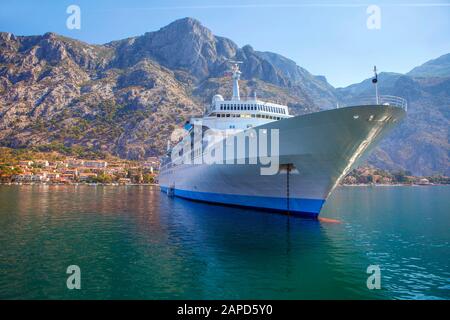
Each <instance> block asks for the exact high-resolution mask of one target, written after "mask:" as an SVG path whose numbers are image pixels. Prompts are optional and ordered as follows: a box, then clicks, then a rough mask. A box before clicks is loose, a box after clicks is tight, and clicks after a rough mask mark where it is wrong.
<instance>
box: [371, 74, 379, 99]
mask: <svg viewBox="0 0 450 320" xmlns="http://www.w3.org/2000/svg"><path fill="white" fill-rule="evenodd" d="M373 73H374V77H373V79H372V83H373V84H374V85H375V101H376V103H377V105H378V104H379V99H378V73H377V66H374V67H373Z"/></svg>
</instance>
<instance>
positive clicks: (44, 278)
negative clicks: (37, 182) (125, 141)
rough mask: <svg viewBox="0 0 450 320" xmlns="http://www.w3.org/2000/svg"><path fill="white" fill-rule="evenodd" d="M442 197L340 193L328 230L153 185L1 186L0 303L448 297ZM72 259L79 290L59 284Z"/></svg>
mask: <svg viewBox="0 0 450 320" xmlns="http://www.w3.org/2000/svg"><path fill="white" fill-rule="evenodd" d="M449 193H450V188H448V187H380V188H365V187H353V188H351V187H350V188H338V189H337V190H336V192H335V194H333V196H332V197H331V198H330V200H329V202H328V203H327V205H326V206H325V208H324V211H323V212H322V217H325V218H329V219H335V220H339V221H341V223H330V222H327V221H314V220H305V219H299V218H293V217H288V216H284V215H279V214H267V213H261V212H259V211H254V210H248V209H238V208H229V207H225V206H216V205H208V204H204V203H198V202H191V201H188V200H183V199H180V198H169V197H167V196H166V195H164V194H162V195H161V194H160V191H159V188H158V187H149V186H121V187H117V186H98V187H95V186H42V185H41V186H0V248H2V249H1V251H0V298H3V299H4V298H9V299H11V298H12V299H16V298H31V299H34V298H39V299H42V298H56V299H58V298H64V299H72V298H73V299H80V298H87V299H91V298H92V299H104V298H112V299H114V298H125V299H126V298H137V299H140V298H142V299H166V298H174V299H177V298H188V299H214V298H226V299H240V298H243V299H259V298H264V299H316V298H317V299H327V298H336V299H348V298H355V299H372V298H374V299H377V298H388V299H390V298H406V299H421V298H438V299H448V298H450V281H449V279H450V273H449V267H448V261H450V254H449V241H450V235H449V233H448V230H449V227H450V217H449V216H448V215H447V214H446V210H447V209H448V207H449V200H448V199H450V197H449V195H450V194H449ZM72 264H76V265H78V266H79V267H80V268H81V279H82V280H81V286H82V289H81V290H68V289H67V288H66V279H67V274H66V268H67V266H69V265H72ZM369 265H379V266H380V269H381V276H382V277H381V289H380V290H369V289H368V288H367V286H366V280H367V277H368V276H369V274H367V273H366V270H367V267H368V266H369Z"/></svg>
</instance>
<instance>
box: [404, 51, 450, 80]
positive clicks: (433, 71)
mask: <svg viewBox="0 0 450 320" xmlns="http://www.w3.org/2000/svg"><path fill="white" fill-rule="evenodd" d="M407 75H408V76H411V77H444V78H448V77H449V75H450V53H448V54H444V55H443V56H440V57H439V58H437V59H434V60H430V61H428V62H426V63H424V64H422V65H421V66H418V67H416V68H414V69H412V70H411V71H410V72H408V73H407Z"/></svg>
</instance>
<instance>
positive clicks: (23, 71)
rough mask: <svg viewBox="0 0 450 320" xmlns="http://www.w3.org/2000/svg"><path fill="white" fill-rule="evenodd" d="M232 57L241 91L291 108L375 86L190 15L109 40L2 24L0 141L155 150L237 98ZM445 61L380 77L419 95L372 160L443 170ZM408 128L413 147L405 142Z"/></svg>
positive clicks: (323, 103) (132, 155) (133, 153)
mask: <svg viewBox="0 0 450 320" xmlns="http://www.w3.org/2000/svg"><path fill="white" fill-rule="evenodd" d="M228 59H235V60H241V61H243V64H242V67H241V69H242V72H243V74H242V81H241V83H240V85H241V95H242V96H249V95H252V94H253V92H255V91H256V93H257V95H258V97H260V98H261V99H264V100H269V101H278V102H280V103H285V104H287V105H288V106H289V107H290V109H291V112H292V113H294V114H302V113H308V112H314V111H318V110H320V109H327V108H333V107H334V106H335V105H336V103H337V102H342V101H343V100H346V99H348V98H349V97H354V96H358V95H363V94H366V91H367V92H370V90H371V89H372V88H371V84H370V83H368V82H367V81H365V82H362V83H361V84H357V85H354V86H350V87H347V88H344V89H339V90H336V89H334V88H333V87H332V86H331V85H330V84H329V83H328V82H327V81H326V79H325V77H323V76H314V75H312V74H311V73H309V72H308V71H307V70H305V69H303V68H301V67H300V66H298V65H296V63H295V62H293V61H292V60H290V59H287V58H285V57H283V56H281V55H278V54H276V53H271V52H259V51H256V50H254V49H253V48H252V47H251V46H249V45H247V46H244V47H242V48H239V47H238V46H237V45H236V44H235V43H234V42H233V41H231V40H229V39H226V38H223V37H219V36H215V35H214V34H213V33H212V32H211V31H210V30H209V29H207V28H205V27H204V26H202V25H201V24H200V22H198V21H197V20H195V19H191V18H185V19H181V20H177V21H175V22H173V23H171V24H169V25H168V26H166V27H163V28H161V29H160V30H158V31H154V32H148V33H146V34H144V35H142V36H138V37H132V38H128V39H123V40H119V41H114V42H110V43H107V44H105V45H90V44H87V43H83V42H81V41H77V40H74V39H69V38H66V37H62V36H60V35H56V34H53V33H47V34H45V35H42V36H15V35H12V34H10V33H4V32H3V33H0V146H7V147H13V148H22V147H30V146H32V147H35V148H39V149H41V150H60V149H62V150H69V151H71V152H76V153H79V154H84V155H85V154H91V153H95V154H98V153H109V154H113V155H118V156H120V157H124V158H128V159H143V158H146V157H148V156H155V155H159V154H161V153H162V152H164V149H165V145H166V141H167V139H168V137H169V136H170V134H171V132H172V130H173V129H174V128H175V127H176V126H181V125H182V124H183V123H184V122H185V121H186V120H187V119H188V118H189V117H190V116H191V115H195V114H197V115H198V114H200V113H201V112H202V110H203V107H204V105H205V104H206V103H209V102H210V99H211V97H212V96H213V95H214V94H216V93H221V94H223V95H225V96H230V95H231V81H229V78H228V76H225V72H226V71H227V70H228V69H229V63H228V62H227V60H228ZM444 60H445V59H444ZM447 60H448V59H446V60H445V61H447ZM443 64H444V63H442V61H441V60H438V61H437V62H433V63H431V64H430V65H424V66H423V68H422V69H419V71H417V70H416V69H417V68H416V69H414V70H412V71H411V73H412V75H405V76H403V75H388V74H386V76H385V75H384V74H383V75H381V76H380V80H382V79H383V78H385V80H386V83H385V84H381V83H384V81H380V87H382V88H380V89H382V90H383V91H384V92H383V93H384V94H387V93H388V92H389V93H393V94H398V95H402V96H404V95H405V94H406V95H407V97H408V99H412V103H411V106H410V110H411V115H412V120H410V119H408V124H407V125H406V127H407V128H408V129H407V130H406V131H405V130H399V131H398V132H397V133H396V134H395V136H393V137H392V138H391V139H389V140H387V141H386V142H385V144H384V146H383V148H382V149H379V150H378V151H377V156H376V157H374V158H372V160H371V161H372V162H374V163H376V164H377V165H379V166H381V167H402V168H406V169H409V170H411V171H413V172H418V171H417V170H422V169H423V170H424V171H426V172H427V173H428V172H431V173H432V172H443V171H445V170H448V139H446V140H444V139H443V136H444V135H445V133H446V132H448V101H449V100H448V92H449V90H448V78H446V75H448V73H447V71H445V70H444V71H441V68H440V67H439V66H440V65H443ZM447 67H448V65H447ZM424 70H425V71H424ZM418 72H420V74H419V73H418ZM430 72H431V73H433V76H429V74H430ZM436 72H438V73H436ZM419 75H420V77H419ZM445 79H447V80H445ZM388 83H390V84H389V85H388ZM384 85H385V86H386V87H383V86H384ZM446 99H447V100H446ZM416 105H417V107H416ZM414 119H415V120H414ZM418 123H419V124H418ZM405 137H406V138H407V139H408V140H407V141H409V142H408V144H409V145H410V146H411V147H410V148H409V149H408V148H406V146H405V147H404V148H405V149H404V150H403V151H401V148H398V146H399V145H402V146H403V140H404V139H405ZM423 141H425V142H424V143H422V142H423ZM412 147H414V148H412ZM446 153H447V154H446ZM420 173H422V172H420Z"/></svg>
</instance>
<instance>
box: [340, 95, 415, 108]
mask: <svg viewBox="0 0 450 320" xmlns="http://www.w3.org/2000/svg"><path fill="white" fill-rule="evenodd" d="M344 105H346V106H357V105H359V106H362V105H383V106H393V107H398V108H402V109H403V110H405V111H407V110H408V102H407V101H406V99H404V98H402V97H397V96H390V95H379V96H378V101H377V98H376V97H375V96H371V97H368V96H367V97H366V96H364V97H358V98H355V99H350V100H349V101H348V102H346V103H345V104H344Z"/></svg>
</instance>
